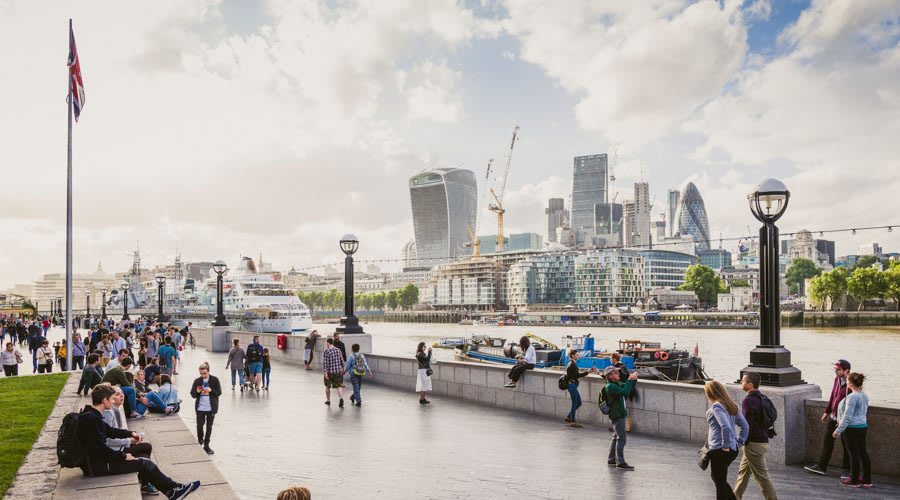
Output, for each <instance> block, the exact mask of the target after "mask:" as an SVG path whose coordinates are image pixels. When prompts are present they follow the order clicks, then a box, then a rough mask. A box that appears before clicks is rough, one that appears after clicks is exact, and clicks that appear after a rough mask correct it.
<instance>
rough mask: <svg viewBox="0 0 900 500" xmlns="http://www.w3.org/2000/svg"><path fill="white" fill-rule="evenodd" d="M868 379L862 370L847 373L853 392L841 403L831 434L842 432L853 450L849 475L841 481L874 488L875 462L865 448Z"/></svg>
mask: <svg viewBox="0 0 900 500" xmlns="http://www.w3.org/2000/svg"><path fill="white" fill-rule="evenodd" d="M865 381H866V376H865V375H863V374H862V373H856V372H854V373H851V374H850V375H849V376H847V387H848V388H849V389H850V390H851V391H853V392H850V393H849V394H847V397H846V398H844V399H843V400H842V401H841V403H840V404H839V405H838V413H837V415H838V424H837V429H835V430H834V434H833V435H832V436H833V437H834V438H835V439H837V438H839V437H841V434H843V441H842V442H843V443H844V446H846V447H847V450H848V451H849V452H850V477H849V478H847V479H843V480H841V484H843V485H844V486H850V487H851V488H859V487H863V488H871V487H872V462H871V460H870V459H869V451H868V450H867V449H866V433H867V432H868V428H869V423H868V421H867V420H866V413H868V411H869V396H868V395H867V394H866V393H865V392H863V390H862V386H863V382H865ZM860 469H862V470H860Z"/></svg>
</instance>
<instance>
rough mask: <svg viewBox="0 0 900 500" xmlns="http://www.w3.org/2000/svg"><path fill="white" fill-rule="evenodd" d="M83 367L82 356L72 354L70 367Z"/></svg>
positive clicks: (80, 368)
mask: <svg viewBox="0 0 900 500" xmlns="http://www.w3.org/2000/svg"><path fill="white" fill-rule="evenodd" d="M76 368H77V369H79V370H82V369H84V356H72V369H73V370H74V369H76Z"/></svg>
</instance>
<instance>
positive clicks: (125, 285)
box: [119, 281, 131, 320]
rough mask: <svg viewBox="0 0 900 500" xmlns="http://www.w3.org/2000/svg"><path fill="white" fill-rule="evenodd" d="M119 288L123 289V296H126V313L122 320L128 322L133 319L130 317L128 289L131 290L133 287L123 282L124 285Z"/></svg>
mask: <svg viewBox="0 0 900 500" xmlns="http://www.w3.org/2000/svg"><path fill="white" fill-rule="evenodd" d="M119 288H121V289H122V295H124V296H125V311H124V314H122V319H123V320H128V319H131V318H130V317H128V289H129V288H131V285H129V284H128V282H127V281H123V282H122V284H121V285H119Z"/></svg>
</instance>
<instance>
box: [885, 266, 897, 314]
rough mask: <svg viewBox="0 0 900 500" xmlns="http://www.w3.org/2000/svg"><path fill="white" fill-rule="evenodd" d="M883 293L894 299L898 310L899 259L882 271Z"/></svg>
mask: <svg viewBox="0 0 900 500" xmlns="http://www.w3.org/2000/svg"><path fill="white" fill-rule="evenodd" d="M882 274H883V275H884V284H885V293H884V294H885V295H886V296H888V297H890V298H892V299H894V303H895V304H896V305H897V310H898V311H900V261H896V260H895V261H893V262H891V267H889V268H888V269H887V270H885V271H883V272H882Z"/></svg>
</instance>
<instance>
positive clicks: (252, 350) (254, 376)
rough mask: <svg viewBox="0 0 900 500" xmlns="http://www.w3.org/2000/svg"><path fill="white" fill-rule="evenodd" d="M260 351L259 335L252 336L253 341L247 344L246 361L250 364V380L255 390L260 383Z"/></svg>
mask: <svg viewBox="0 0 900 500" xmlns="http://www.w3.org/2000/svg"><path fill="white" fill-rule="evenodd" d="M262 353H263V346H262V344H260V343H259V335H254V336H253V343H252V344H250V345H248V346H247V362H248V363H249V366H250V380H251V381H252V382H253V387H254V388H255V389H256V392H259V387H260V386H261V385H262Z"/></svg>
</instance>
